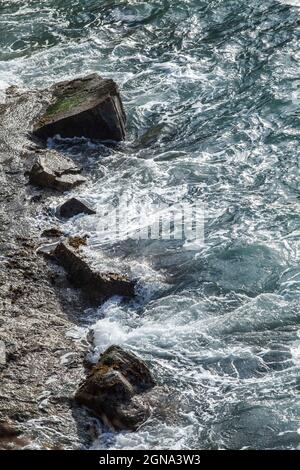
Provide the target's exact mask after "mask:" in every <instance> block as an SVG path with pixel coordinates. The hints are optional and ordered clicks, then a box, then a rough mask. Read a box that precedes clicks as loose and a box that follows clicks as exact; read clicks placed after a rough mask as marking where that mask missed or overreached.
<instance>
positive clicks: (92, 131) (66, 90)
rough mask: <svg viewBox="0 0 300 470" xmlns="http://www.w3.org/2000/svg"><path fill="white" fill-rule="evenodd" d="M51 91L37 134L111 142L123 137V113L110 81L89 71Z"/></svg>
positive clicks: (115, 90) (44, 137)
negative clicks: (86, 74) (48, 103)
mask: <svg viewBox="0 0 300 470" xmlns="http://www.w3.org/2000/svg"><path fill="white" fill-rule="evenodd" d="M50 93H51V96H52V99H51V103H50V105H49V106H48V107H47V108H46V109H45V110H44V112H43V113H42V115H41V116H40V118H39V120H38V121H37V122H36V123H35V125H34V129H33V133H34V134H35V135H36V136H38V137H41V138H42V139H47V138H48V137H53V136H54V135H56V134H59V135H60V136H61V137H82V136H83V137H88V138H92V139H101V140H114V141H120V140H123V139H124V138H125V124H126V116H125V112H124V109H123V105H122V101H121V98H120V95H119V91H118V87H117V85H116V83H115V82H114V81H113V80H110V79H103V78H102V77H100V76H99V75H97V74H91V75H88V76H86V77H84V78H78V79H76V80H71V81H65V82H61V83H58V84H56V85H54V86H53V87H52V88H50Z"/></svg>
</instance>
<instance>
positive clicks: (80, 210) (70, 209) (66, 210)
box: [58, 197, 96, 219]
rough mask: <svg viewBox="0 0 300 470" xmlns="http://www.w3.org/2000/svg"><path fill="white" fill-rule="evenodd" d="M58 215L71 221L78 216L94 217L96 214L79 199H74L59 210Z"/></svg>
mask: <svg viewBox="0 0 300 470" xmlns="http://www.w3.org/2000/svg"><path fill="white" fill-rule="evenodd" d="M58 214H59V215H60V216H61V217H64V218H65V219H70V218H71V217H74V216H75V215H78V214H88V215H92V214H96V212H95V211H94V210H93V209H91V208H90V207H88V206H87V205H86V204H85V203H83V202H82V201H79V199H76V198H75V197H72V198H71V199H69V200H68V201H66V202H64V203H63V204H62V205H61V206H60V207H59V208H58Z"/></svg>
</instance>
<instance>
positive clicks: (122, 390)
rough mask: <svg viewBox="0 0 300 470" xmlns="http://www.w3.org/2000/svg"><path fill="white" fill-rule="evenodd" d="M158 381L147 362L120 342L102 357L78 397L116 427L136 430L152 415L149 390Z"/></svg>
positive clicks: (77, 399)
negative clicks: (121, 346)
mask: <svg viewBox="0 0 300 470" xmlns="http://www.w3.org/2000/svg"><path fill="white" fill-rule="evenodd" d="M154 386H155V381H154V379H153V377H152V374H151V372H150V371H149V369H148V367H147V365H146V364H145V363H144V362H143V361H142V360H141V359H139V358H138V357H137V356H135V355H134V354H132V353H130V352H127V351H124V350H123V349H122V348H120V347H119V346H111V347H110V348H108V349H107V350H106V351H105V352H104V353H103V354H102V356H101V357H100V359H99V362H98V364H96V365H95V366H94V367H93V368H92V370H91V372H90V374H89V375H88V377H87V378H86V380H85V381H84V383H83V384H82V385H81V386H80V387H79V389H78V391H77V392H76V395H75V400H76V401H77V403H79V404H81V405H85V406H86V407H88V408H89V409H90V410H92V411H93V412H94V413H95V415H96V416H99V417H100V418H101V419H102V421H103V422H104V423H105V424H107V425H108V426H110V427H112V428H114V429H118V430H121V429H128V430H135V429H137V427H138V426H140V425H141V424H142V423H144V422H145V421H146V420H147V418H148V417H149V416H150V401H149V399H148V393H147V392H149V391H150V390H151V389H153V387H154Z"/></svg>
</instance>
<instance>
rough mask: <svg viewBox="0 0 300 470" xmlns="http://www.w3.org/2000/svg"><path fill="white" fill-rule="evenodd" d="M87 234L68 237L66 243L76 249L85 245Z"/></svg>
mask: <svg viewBox="0 0 300 470" xmlns="http://www.w3.org/2000/svg"><path fill="white" fill-rule="evenodd" d="M87 238H88V235H84V236H83V237H79V236H75V237H69V238H68V243H69V245H70V246H71V247H72V248H75V249H76V250H78V249H79V248H80V247H81V246H85V245H86V244H87Z"/></svg>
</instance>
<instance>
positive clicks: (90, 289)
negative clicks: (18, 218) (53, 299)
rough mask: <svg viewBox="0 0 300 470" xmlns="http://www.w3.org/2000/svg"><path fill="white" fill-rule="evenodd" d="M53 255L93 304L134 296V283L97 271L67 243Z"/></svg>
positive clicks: (60, 245) (58, 247)
mask: <svg viewBox="0 0 300 470" xmlns="http://www.w3.org/2000/svg"><path fill="white" fill-rule="evenodd" d="M53 255H54V256H55V258H56V260H57V261H58V263H59V264H60V265H61V266H62V267H63V268H64V269H65V270H66V272H67V274H68V278H69V279H70V281H71V282H72V284H73V285H74V286H75V287H80V288H81V289H82V290H83V291H84V292H85V294H86V295H87V297H88V298H89V299H90V301H92V302H93V303H96V304H97V303H101V302H103V300H105V299H107V298H109V297H112V296H114V295H120V296H124V297H133V296H134V288H135V282H134V281H132V280H130V279H129V278H128V277H127V276H124V275H121V274H117V273H100V272H98V271H96V270H95V269H93V268H92V267H91V266H90V265H89V262H88V260H87V259H85V257H84V256H83V254H82V253H81V252H80V250H76V249H75V248H73V247H71V246H70V245H67V244H66V243H59V244H58V245H57V246H56V248H55V250H54V252H53Z"/></svg>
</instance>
